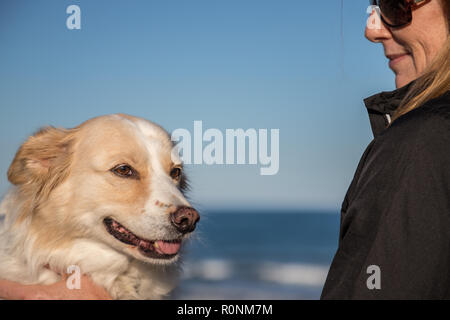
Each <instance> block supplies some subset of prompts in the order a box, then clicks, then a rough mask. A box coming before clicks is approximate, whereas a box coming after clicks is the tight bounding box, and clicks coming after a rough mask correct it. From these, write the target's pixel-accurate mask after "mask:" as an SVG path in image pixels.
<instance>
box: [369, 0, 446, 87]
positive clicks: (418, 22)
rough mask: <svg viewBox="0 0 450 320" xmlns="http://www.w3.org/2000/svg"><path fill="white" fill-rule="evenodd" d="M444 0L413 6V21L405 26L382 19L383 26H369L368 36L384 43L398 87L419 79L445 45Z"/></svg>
mask: <svg viewBox="0 0 450 320" xmlns="http://www.w3.org/2000/svg"><path fill="white" fill-rule="evenodd" d="M441 1H446V0H431V1H430V2H428V3H425V4H424V5H422V6H420V7H418V8H416V9H414V10H413V12H412V22H411V23H410V24H408V25H407V26H405V27H401V28H389V27H387V26H386V25H384V24H383V23H382V22H381V28H378V29H374V28H368V27H367V28H366V32H365V35H366V38H367V39H369V40H370V41H372V42H381V43H382V44H383V47H384V54H385V56H386V57H387V58H388V59H389V67H390V68H391V69H392V71H394V73H395V84H396V86H397V88H400V87H403V86H404V85H406V84H408V83H409V82H411V81H413V80H415V79H417V78H418V77H419V76H420V75H421V74H422V72H423V71H424V70H425V68H426V67H427V66H428V65H429V64H430V63H431V62H432V61H433V59H434V58H435V57H436V55H437V54H438V52H439V50H440V49H441V48H442V47H443V45H444V43H445V41H446V39H447V36H448V27H447V20H446V16H445V13H444V8H443V7H442V2H441ZM373 14H376V13H375V11H373V12H372V15H373ZM371 18H373V17H371Z"/></svg>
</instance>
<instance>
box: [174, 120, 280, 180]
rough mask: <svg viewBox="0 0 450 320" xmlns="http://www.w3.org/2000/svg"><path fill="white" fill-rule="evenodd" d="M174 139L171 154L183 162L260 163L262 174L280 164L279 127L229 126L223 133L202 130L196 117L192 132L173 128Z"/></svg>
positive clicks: (218, 163) (272, 170)
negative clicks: (242, 127)
mask: <svg viewBox="0 0 450 320" xmlns="http://www.w3.org/2000/svg"><path fill="white" fill-rule="evenodd" d="M269 134H270V141H269ZM171 139H172V141H174V142H175V143H176V145H175V147H174V149H173V150H172V157H173V158H174V157H179V158H180V159H181V160H182V161H183V163H184V164H196V165H202V164H205V165H244V164H250V165H257V164H259V165H260V174H261V175H275V174H277V173H278V170H279V168H280V130H279V129H270V132H269V130H268V129H258V130H256V129H254V128H250V129H247V130H245V131H244V129H226V130H225V134H224V133H223V132H222V131H220V130H219V129H215V128H210V129H207V130H205V131H204V132H203V122H202V121H194V131H193V135H191V132H190V131H189V130H187V129H182V128H180V129H176V130H174V131H173V132H172V137H171ZM269 142H270V152H269ZM205 143H206V145H204V144H205Z"/></svg>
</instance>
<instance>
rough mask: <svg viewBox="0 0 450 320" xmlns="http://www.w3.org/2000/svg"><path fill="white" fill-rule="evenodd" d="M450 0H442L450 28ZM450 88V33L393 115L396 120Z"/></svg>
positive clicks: (393, 119)
mask: <svg viewBox="0 0 450 320" xmlns="http://www.w3.org/2000/svg"><path fill="white" fill-rule="evenodd" d="M449 2H450V1H448V0H442V6H443V9H444V12H445V14H446V16H447V27H449V29H450V22H449V21H450V3H449ZM449 90H450V35H449V36H448V37H447V41H446V42H445V45H444V47H443V48H442V49H441V51H440V53H439V54H438V56H437V57H436V59H435V60H434V62H433V63H432V64H431V65H430V66H429V67H428V68H427V70H426V71H425V73H424V74H423V75H422V76H421V77H420V78H419V79H417V80H416V81H415V82H414V83H413V85H412V87H411V88H410V89H409V92H408V94H407V95H406V97H405V98H404V99H403V101H402V103H401V104H400V106H399V108H398V109H397V110H396V112H395V113H394V115H393V116H392V121H395V120H396V119H398V118H399V117H401V116H402V115H404V114H405V113H407V112H409V111H411V110H413V109H415V108H417V107H420V106H421V105H423V104H424V103H425V102H427V101H429V100H431V99H434V98H438V97H440V96H441V95H443V94H444V93H445V92H447V91H449Z"/></svg>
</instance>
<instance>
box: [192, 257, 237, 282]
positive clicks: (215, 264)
mask: <svg viewBox="0 0 450 320" xmlns="http://www.w3.org/2000/svg"><path fill="white" fill-rule="evenodd" d="M232 273H233V266H232V264H231V263H230V262H228V261H225V260H214V259H208V260H201V261H197V262H195V263H187V264H185V266H184V267H183V277H184V278H185V279H189V278H200V279H203V280H213V281H220V280H226V279H228V278H230V277H231V276H232Z"/></svg>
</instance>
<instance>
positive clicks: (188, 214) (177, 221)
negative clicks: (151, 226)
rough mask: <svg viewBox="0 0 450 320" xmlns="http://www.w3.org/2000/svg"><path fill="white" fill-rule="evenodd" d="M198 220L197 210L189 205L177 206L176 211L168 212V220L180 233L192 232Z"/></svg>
mask: <svg viewBox="0 0 450 320" xmlns="http://www.w3.org/2000/svg"><path fill="white" fill-rule="evenodd" d="M199 220H200V215H199V214H198V212H197V210H195V209H194V208H191V207H179V208H178V209H177V211H175V212H173V213H171V214H170V221H171V222H172V224H173V226H174V227H175V228H177V230H178V231H180V232H181V233H183V234H184V233H188V232H192V231H194V229H195V225H196V224H197V222H198V221H199Z"/></svg>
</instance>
